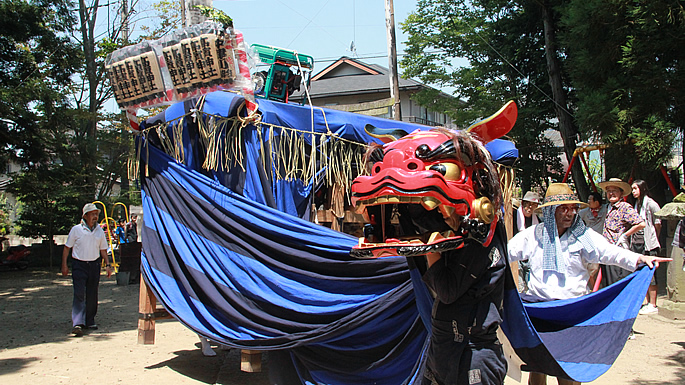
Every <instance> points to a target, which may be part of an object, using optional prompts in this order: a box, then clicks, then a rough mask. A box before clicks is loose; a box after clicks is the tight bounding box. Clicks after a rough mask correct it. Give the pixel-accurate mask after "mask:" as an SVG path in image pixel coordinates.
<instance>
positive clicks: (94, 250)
mask: <svg viewBox="0 0 685 385" xmlns="http://www.w3.org/2000/svg"><path fill="white" fill-rule="evenodd" d="M64 245H65V246H66V247H70V248H72V250H71V255H72V257H74V258H75V259H78V260H80V261H86V262H90V261H94V260H96V259H98V258H100V250H107V239H106V238H105V232H104V231H102V228H101V227H100V226H98V225H95V230H93V231H90V229H89V228H88V226H86V225H84V224H83V223H79V224H78V225H76V226H74V227H72V228H71V231H69V236H68V237H67V242H66V243H65V244H64Z"/></svg>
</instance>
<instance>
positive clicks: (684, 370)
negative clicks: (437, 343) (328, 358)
mask: <svg viewBox="0 0 685 385" xmlns="http://www.w3.org/2000/svg"><path fill="white" fill-rule="evenodd" d="M71 296H72V289H71V278H62V277H61V276H59V275H57V274H56V273H48V272H45V271H31V270H28V271H23V272H14V271H13V272H0V321H1V327H0V384H34V385H48V384H94V383H97V384H103V385H105V384H146V385H155V384H164V385H168V384H214V383H221V384H234V385H262V384H266V383H267V375H268V361H267V362H265V365H264V372H263V373H260V374H251V373H241V372H240V371H239V367H240V357H239V352H238V351H237V350H230V351H220V350H219V349H215V350H216V351H217V353H218V356H217V357H204V356H202V354H201V353H200V349H199V341H198V339H197V336H196V335H195V334H194V333H193V332H191V331H190V330H188V329H186V328H185V327H184V326H182V325H181V324H180V323H179V322H176V321H172V320H165V321H160V322H158V323H157V334H156V343H155V344H154V345H139V344H138V343H137V330H136V328H137V319H138V286H137V285H129V286H117V285H116V283H115V280H114V278H112V279H109V280H107V279H104V277H103V280H102V281H101V285H100V307H99V313H98V317H97V322H98V324H99V325H100V329H99V330H97V331H93V332H91V333H89V334H88V335H86V336H84V337H82V338H75V337H72V336H71V335H70V334H69V331H70V330H71V320H70V313H71ZM635 330H636V331H637V332H638V337H637V338H636V339H635V340H632V341H628V343H627V345H626V347H625V349H624V350H623V352H622V353H621V355H620V356H619V358H618V360H617V362H616V364H615V365H614V366H613V367H612V368H611V370H609V372H608V373H607V374H605V375H604V376H602V377H600V379H599V380H597V381H595V382H593V384H601V385H609V384H611V385H615V384H636V385H637V384H640V385H643V384H644V385H647V384H649V385H660V384H685V321H669V320H667V319H665V318H663V317H660V316H658V315H657V316H639V317H638V320H637V322H636V324H635ZM265 359H268V355H266V356H265ZM526 378H527V377H526V375H525V373H524V377H523V381H522V382H523V383H526ZM551 383H556V382H555V381H550V384H551ZM506 384H507V385H510V384H511V385H514V384H518V382H517V381H514V380H512V379H511V378H508V379H507V381H506ZM284 385H289V384H284Z"/></svg>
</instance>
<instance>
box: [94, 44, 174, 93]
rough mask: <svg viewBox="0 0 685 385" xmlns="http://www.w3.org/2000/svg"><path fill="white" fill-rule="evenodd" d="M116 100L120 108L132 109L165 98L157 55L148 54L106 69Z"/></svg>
mask: <svg viewBox="0 0 685 385" xmlns="http://www.w3.org/2000/svg"><path fill="white" fill-rule="evenodd" d="M105 68H106V70H107V72H108V74H109V79H110V82H111V83H112V90H113V91H114V98H115V99H116V100H117V103H119V106H120V107H130V106H133V105H136V104H141V103H144V102H146V101H150V100H154V99H157V98H162V97H164V83H163V81H162V74H161V72H160V70H159V63H158V61H157V55H155V53H154V52H152V51H150V52H146V53H143V54H140V55H136V56H133V57H130V58H127V59H124V60H121V61H118V62H115V63H112V64H110V65H108V66H106V67H105Z"/></svg>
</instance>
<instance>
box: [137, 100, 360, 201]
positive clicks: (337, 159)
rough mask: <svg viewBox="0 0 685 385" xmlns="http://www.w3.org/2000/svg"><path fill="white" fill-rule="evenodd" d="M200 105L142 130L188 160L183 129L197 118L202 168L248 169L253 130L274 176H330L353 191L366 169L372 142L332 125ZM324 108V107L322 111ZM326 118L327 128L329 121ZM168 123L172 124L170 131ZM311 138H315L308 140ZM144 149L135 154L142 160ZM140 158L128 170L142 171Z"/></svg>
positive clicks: (268, 172) (178, 158) (265, 166)
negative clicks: (313, 126)
mask: <svg viewBox="0 0 685 385" xmlns="http://www.w3.org/2000/svg"><path fill="white" fill-rule="evenodd" d="M201 103H202V100H201V101H200V102H199V103H198V108H197V109H194V110H193V111H191V112H189V113H188V114H185V115H183V116H181V117H179V118H177V119H175V120H173V121H170V122H166V123H165V124H160V125H157V126H154V127H150V128H148V129H146V130H145V131H143V132H141V134H142V135H147V134H149V132H151V131H152V132H155V133H156V135H157V136H158V137H159V139H160V143H161V144H162V149H163V150H164V151H165V152H166V153H167V154H169V155H170V156H171V157H173V158H174V159H175V160H176V161H178V162H179V163H183V162H184V160H185V152H184V149H183V145H182V144H183V141H182V139H183V129H184V125H185V123H186V120H187V119H195V120H196V122H197V127H198V134H199V139H200V143H201V144H202V146H203V147H204V149H205V159H204V161H203V164H202V167H203V168H204V169H206V170H214V171H228V170H230V169H231V168H233V167H240V168H241V169H242V170H243V171H245V169H246V168H245V166H246V165H245V161H246V160H245V153H244V150H245V149H244V140H245V135H246V134H247V133H249V132H251V130H254V133H255V135H256V136H257V139H258V140H259V142H260V143H261V144H262V145H261V146H260V148H259V155H260V159H261V164H260V167H262V169H263V171H264V172H265V174H266V175H268V176H270V177H272V178H273V179H274V180H288V181H289V180H295V179H301V180H304V181H314V180H315V178H319V177H323V178H325V182H326V184H328V185H329V186H332V185H334V184H338V185H340V186H341V187H343V188H344V191H349V189H350V185H351V183H352V180H353V179H354V178H356V177H357V176H358V175H359V174H363V173H366V172H367V170H366V168H365V167H364V161H363V156H364V153H365V152H366V148H367V145H366V144H361V143H357V142H353V141H350V140H347V139H344V138H341V137H339V136H337V135H336V134H334V133H332V132H331V131H330V129H327V130H326V132H323V133H321V132H313V131H312V130H303V129H297V128H291V127H283V126H279V125H276V124H271V123H266V122H262V121H261V116H259V114H253V116H248V117H241V116H240V108H242V107H240V108H239V111H238V116H231V117H225V116H220V115H213V114H208V113H205V112H203V111H202V110H201ZM321 112H322V113H323V110H321ZM324 123H325V124H326V127H327V128H328V122H327V121H326V119H325V114H324ZM167 127H169V129H168V130H167ZM307 138H309V139H310V140H311V143H308V142H307V140H306V139H307ZM140 151H141V150H140V149H138V152H137V154H136V159H137V160H139V159H140ZM137 163H138V162H131V164H130V165H129V175H130V176H135V175H137V172H138V171H139V170H138V166H137Z"/></svg>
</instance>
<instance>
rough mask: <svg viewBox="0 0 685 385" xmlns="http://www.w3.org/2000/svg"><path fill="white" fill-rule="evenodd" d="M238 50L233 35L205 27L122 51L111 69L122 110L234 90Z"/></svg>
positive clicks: (107, 65)
mask: <svg viewBox="0 0 685 385" xmlns="http://www.w3.org/2000/svg"><path fill="white" fill-rule="evenodd" d="M234 47H235V36H234V35H233V33H232V31H226V30H223V29H222V27H221V26H220V24H218V23H214V22H205V23H202V24H197V25H193V26H191V27H188V28H184V29H181V30H178V31H175V32H174V33H172V34H171V35H170V36H168V37H165V38H162V39H158V40H153V41H145V42H142V43H139V44H136V45H133V46H129V47H124V48H122V49H119V50H117V51H115V52H113V53H111V54H110V55H109V56H108V57H107V60H106V61H105V69H106V71H107V74H108V76H109V80H110V82H111V85H112V89H113V91H114V97H115V99H116V101H117V103H118V104H119V107H120V108H121V109H126V110H135V109H137V108H144V107H154V106H159V105H165V104H170V103H173V102H177V101H180V100H184V99H188V98H191V97H194V96H197V95H200V94H204V93H207V92H212V91H216V90H221V89H230V88H232V87H233V84H234V82H235V79H236V71H235V69H236V64H235V57H234Z"/></svg>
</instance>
